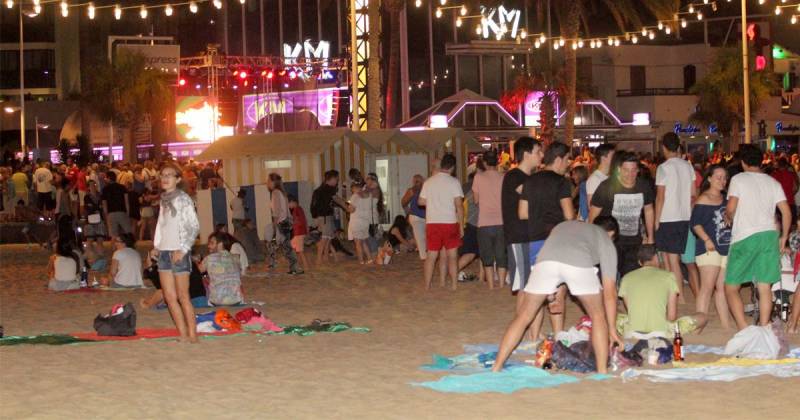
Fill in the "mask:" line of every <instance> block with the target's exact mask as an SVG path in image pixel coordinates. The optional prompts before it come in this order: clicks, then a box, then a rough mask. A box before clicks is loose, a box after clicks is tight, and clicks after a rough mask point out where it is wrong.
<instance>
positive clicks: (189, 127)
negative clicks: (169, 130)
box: [175, 96, 233, 141]
mask: <svg viewBox="0 0 800 420" xmlns="http://www.w3.org/2000/svg"><path fill="white" fill-rule="evenodd" d="M215 114H216V116H217V120H219V116H220V113H219V112H218V111H217V110H216V109H215V107H213V106H211V105H210V104H209V103H208V100H207V98H206V97H205V96H181V97H178V98H177V104H176V106H175V127H176V129H177V132H178V139H179V140H200V141H213V140H214V139H215V138H220V137H222V136H232V135H233V127H227V126H221V125H219V123H217V124H216V127H215V126H214V115H215Z"/></svg>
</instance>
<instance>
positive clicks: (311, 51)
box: [283, 40, 331, 67]
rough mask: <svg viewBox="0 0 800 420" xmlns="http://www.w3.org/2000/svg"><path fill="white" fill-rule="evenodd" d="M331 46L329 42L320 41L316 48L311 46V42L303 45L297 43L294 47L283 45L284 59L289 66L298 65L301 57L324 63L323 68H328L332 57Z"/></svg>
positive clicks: (308, 41) (307, 41)
mask: <svg viewBox="0 0 800 420" xmlns="http://www.w3.org/2000/svg"><path fill="white" fill-rule="evenodd" d="M330 50H331V44H330V43H329V42H328V41H320V42H318V43H317V46H316V48H315V47H314V46H313V45H312V44H311V40H306V41H305V42H303V44H302V45H301V44H300V43H297V44H295V45H294V47H292V46H291V45H289V44H283V59H284V63H285V64H287V65H292V64H297V60H298V59H299V58H300V57H301V53H302V58H304V59H305V60H306V61H318V60H319V61H322V67H328V57H329V55H330Z"/></svg>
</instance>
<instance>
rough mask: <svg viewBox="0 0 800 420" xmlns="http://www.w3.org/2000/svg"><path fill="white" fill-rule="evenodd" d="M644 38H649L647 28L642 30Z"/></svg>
mask: <svg viewBox="0 0 800 420" xmlns="http://www.w3.org/2000/svg"><path fill="white" fill-rule="evenodd" d="M642 36H647V28H642Z"/></svg>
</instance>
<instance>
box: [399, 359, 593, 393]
mask: <svg viewBox="0 0 800 420" xmlns="http://www.w3.org/2000/svg"><path fill="white" fill-rule="evenodd" d="M593 379H603V378H602V377H595V378H593ZM578 381H580V379H578V378H576V377H574V376H569V375H562V374H552V373H549V372H547V371H544V370H542V369H538V368H534V367H530V366H512V367H509V368H506V369H504V370H503V371H501V372H498V373H493V372H483V373H475V374H472V375H448V376H445V377H443V378H441V379H439V380H438V381H431V382H416V383H412V385H414V386H422V387H425V388H430V389H433V390H435V391H439V392H454V393H459V394H474V393H479V392H499V393H503V394H510V393H512V392H515V391H518V390H520V389H524V388H552V387H556V386H559V385H563V384H571V383H575V382H578Z"/></svg>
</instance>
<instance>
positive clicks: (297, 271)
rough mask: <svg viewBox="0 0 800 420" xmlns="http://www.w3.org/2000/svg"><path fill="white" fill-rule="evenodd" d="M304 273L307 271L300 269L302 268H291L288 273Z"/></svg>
mask: <svg viewBox="0 0 800 420" xmlns="http://www.w3.org/2000/svg"><path fill="white" fill-rule="evenodd" d="M303 273H305V271H303V270H300V269H295V270H291V271H289V273H288V274H291V275H298V274H303Z"/></svg>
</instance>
